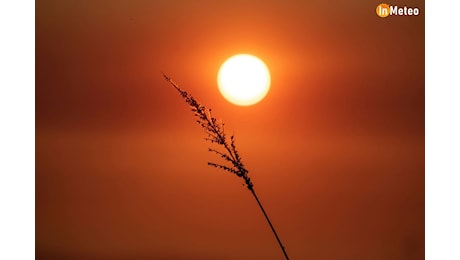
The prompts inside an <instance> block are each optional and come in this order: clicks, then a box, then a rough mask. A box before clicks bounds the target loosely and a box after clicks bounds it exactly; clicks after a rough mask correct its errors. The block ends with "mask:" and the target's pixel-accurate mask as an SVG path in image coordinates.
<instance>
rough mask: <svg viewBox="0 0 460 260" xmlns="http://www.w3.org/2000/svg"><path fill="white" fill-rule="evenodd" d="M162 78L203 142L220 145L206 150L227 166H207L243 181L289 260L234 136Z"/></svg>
mask: <svg viewBox="0 0 460 260" xmlns="http://www.w3.org/2000/svg"><path fill="white" fill-rule="evenodd" d="M163 76H164V78H165V79H166V81H167V82H169V84H171V85H172V86H173V87H174V88H175V89H176V90H177V91H178V92H179V93H180V95H181V96H182V98H184V100H185V102H186V103H187V104H188V105H189V106H190V108H191V110H192V112H193V113H194V115H195V116H196V117H197V118H198V119H197V120H196V121H197V123H198V124H199V125H200V126H201V128H203V129H204V131H205V133H206V134H207V137H206V138H205V140H206V141H209V142H211V143H212V144H217V145H220V146H221V148H223V151H219V150H216V149H212V148H208V150H209V151H210V152H213V153H215V154H217V155H218V156H220V157H221V158H222V159H223V160H224V161H225V162H226V163H227V165H225V164H217V163H214V162H208V165H209V166H212V167H215V168H219V169H222V170H224V171H227V172H230V173H232V174H235V175H236V176H237V177H239V178H242V179H243V180H244V183H245V185H246V188H248V190H250V191H251V193H252V195H254V198H255V199H256V201H257V204H259V207H260V209H261V210H262V213H263V214H264V216H265V219H266V220H267V222H268V224H269V225H270V228H271V229H272V231H273V234H274V235H275V238H276V240H277V241H278V244H279V245H280V247H281V250H282V251H283V254H284V256H285V257H286V260H289V257H288V255H287V253H286V250H285V248H284V246H283V244H282V243H281V240H280V238H279V237H278V234H277V233H276V231H275V228H274V227H273V225H272V223H271V221H270V218H269V217H268V215H267V213H266V212H265V209H264V207H262V204H261V203H260V201H259V198H258V197H257V195H256V192H255V191H254V184H253V183H252V181H251V178H250V177H249V175H248V173H249V171H248V170H247V169H246V167H245V166H244V164H243V162H242V160H241V157H240V154H239V153H238V151H237V150H236V145H235V136H234V135H231V136H230V140H229V138H227V135H226V134H225V131H224V122H223V121H222V120H217V119H216V118H215V117H213V116H212V113H211V109H207V108H206V107H205V106H203V105H201V104H200V103H198V101H197V100H196V99H195V98H194V97H193V96H192V95H190V94H189V93H188V92H186V91H184V90H182V89H181V88H180V87H179V86H178V85H177V84H176V83H175V82H174V81H172V80H171V78H170V77H168V76H166V74H164V73H163ZM243 185H244V184H243Z"/></svg>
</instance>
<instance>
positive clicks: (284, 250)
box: [250, 188, 289, 260]
mask: <svg viewBox="0 0 460 260" xmlns="http://www.w3.org/2000/svg"><path fill="white" fill-rule="evenodd" d="M250 191H251V193H252V195H254V198H255V199H256V201H257V204H259V207H260V210H262V213H264V216H265V219H266V220H267V222H268V225H270V228H271V229H272V231H273V234H274V235H275V238H276V241H278V244H279V245H280V247H281V250H283V254H284V256H285V257H286V260H289V257H288V255H287V253H286V249H284V246H283V243H281V240H280V238H279V237H278V234H277V233H276V230H275V228H274V227H273V225H272V222H271V221H270V218H269V217H268V215H267V212H265V209H264V207H263V206H262V203H260V200H259V198H258V197H257V195H256V192H255V191H254V188H252V189H250Z"/></svg>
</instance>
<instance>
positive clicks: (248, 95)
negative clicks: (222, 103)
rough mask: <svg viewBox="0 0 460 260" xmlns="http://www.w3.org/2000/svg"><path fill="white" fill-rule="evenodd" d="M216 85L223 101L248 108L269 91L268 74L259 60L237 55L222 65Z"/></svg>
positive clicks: (247, 55)
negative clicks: (223, 98)
mask: <svg viewBox="0 0 460 260" xmlns="http://www.w3.org/2000/svg"><path fill="white" fill-rule="evenodd" d="M217 83H218V85H219V90H220V92H221V93H222V95H223V96H224V97H225V99H227V100H228V101H230V102H231V103H233V104H235V105H239V106H250V105H254V104H256V103H258V102H259V101H261V100H262V99H263V98H264V97H265V96H266V95H267V93H268V90H269V89H270V72H269V71H268V68H267V66H266V65H265V64H264V62H263V61H262V60H260V59H259V58H257V57H255V56H253V55H249V54H238V55H235V56H232V57H230V58H229V59H228V60H226V61H225V62H224V64H222V66H221V67H220V70H219V73H218V76H217Z"/></svg>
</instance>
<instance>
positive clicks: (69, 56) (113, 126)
mask: <svg viewBox="0 0 460 260" xmlns="http://www.w3.org/2000/svg"><path fill="white" fill-rule="evenodd" d="M379 3H380V2H372V1H353V2H350V1H335V3H330V2H325V1H300V0H299V1H210V0H208V1H205V0H203V1H147V0H133V1H108V0H99V1H90V0H78V1H77V0H74V1H70V0H68V1H58V0H55V1H50V0H43V1H39V2H37V3H36V253H37V259H282V257H283V255H282V252H281V250H280V249H279V247H278V246H277V244H276V240H275V238H274V237H273V234H272V233H271V231H270V229H269V226H268V225H267V223H266V222H265V220H264V218H263V215H262V213H261V212H260V210H259V209H258V207H257V204H256V202H255V200H254V199H253V198H252V196H251V194H250V192H249V191H248V190H247V189H246V188H244V187H243V186H242V185H241V184H242V181H241V180H239V179H238V178H236V177H234V176H232V175H230V174H228V173H227V172H222V171H218V170H216V169H214V168H210V167H208V166H207V165H206V163H207V162H208V161H218V158H215V157H214V156H213V155H212V154H210V153H208V152H207V147H208V146H209V144H208V143H205V142H204V141H203V137H205V136H204V133H203V131H202V130H201V129H200V128H199V126H198V125H197V124H196V123H195V119H194V118H193V116H192V114H191V112H190V111H189V109H188V107H187V105H186V104H185V103H184V102H183V100H182V99H181V98H180V96H179V95H178V93H177V92H175V90H174V89H173V88H171V87H170V86H169V85H168V84H167V82H165V81H164V79H163V77H162V74H161V71H164V72H166V73H167V74H168V75H169V76H171V77H172V78H173V80H174V81H176V82H177V83H178V84H179V85H180V86H181V87H182V88H183V89H185V90H187V91H189V92H190V93H192V94H193V95H194V96H195V98H197V99H198V100H199V101H200V102H201V103H203V104H204V105H206V106H208V107H212V109H213V111H214V114H215V116H217V117H222V118H223V119H224V120H225V122H226V129H227V130H228V132H229V133H232V132H234V133H235V135H236V138H237V146H238V149H239V151H240V153H241V155H242V158H243V162H244V163H245V164H246V166H247V168H248V169H249V171H250V176H251V178H252V181H253V182H254V185H255V186H254V187H255V190H256V191H257V193H258V195H259V197H260V199H261V201H262V203H263V204H264V206H265V207H266V210H267V212H268V214H269V216H270V217H271V219H272V222H273V224H274V225H275V228H276V229H277V231H278V233H279V235H280V237H281V239H282V241H283V243H284V245H285V247H286V249H287V252H288V254H289V256H290V257H291V259H377V260H378V259H421V258H422V257H423V255H424V123H425V122H424V105H425V104H424V87H425V85H424V66H425V64H424V59H425V58H424V47H425V46H424V36H425V35H424V13H425V10H424V2H423V1H405V2H404V4H406V5H408V6H416V7H419V8H420V10H421V15H420V16H417V17H388V18H385V19H382V18H379V17H378V16H377V15H376V14H375V7H376V6H377V5H378V4H379ZM389 4H392V3H389ZM237 53H251V54H254V55H256V56H258V57H260V58H261V59H262V60H264V61H265V63H266V64H267V66H268V67H269V69H270V71H271V76H272V86H271V90H270V92H269V93H268V95H267V97H266V98H265V99H264V100H263V101H262V102H261V103H259V104H257V105H255V106H251V107H236V106H234V105H232V104H230V103H228V102H227V101H225V99H224V98H223V97H222V96H221V95H220V93H219V91H218V89H217V85H216V76H217V71H218V69H219V66H220V65H221V64H222V62H223V61H225V59H227V58H228V57H229V56H231V55H233V54H237Z"/></svg>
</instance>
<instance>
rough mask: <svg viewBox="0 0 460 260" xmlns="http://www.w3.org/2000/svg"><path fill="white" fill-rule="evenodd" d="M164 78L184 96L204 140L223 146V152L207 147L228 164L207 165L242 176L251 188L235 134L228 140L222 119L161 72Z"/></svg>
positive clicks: (211, 163)
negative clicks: (214, 115) (203, 135)
mask: <svg viewBox="0 0 460 260" xmlns="http://www.w3.org/2000/svg"><path fill="white" fill-rule="evenodd" d="M163 76H164V78H165V79H166V81H168V82H169V83H170V84H171V85H172V86H173V87H174V88H175V89H176V90H177V91H178V92H179V93H180V95H181V96H182V98H184V100H185V102H187V104H189V106H190V108H191V110H192V112H193V113H194V115H195V116H196V117H197V118H198V119H197V120H196V122H197V123H198V124H199V125H200V126H201V127H202V128H203V129H204V130H205V132H206V134H207V137H206V138H205V140H206V141H209V142H211V143H216V144H218V145H220V146H222V147H223V150H224V152H221V151H218V150H216V149H212V148H208V150H209V151H210V152H213V153H215V154H217V155H218V156H220V157H221V158H222V159H223V160H224V161H226V162H228V163H229V164H230V165H229V166H227V165H222V164H217V163H213V162H208V165H209V166H212V167H216V168H219V169H222V170H224V171H227V172H230V173H232V174H235V175H236V176H238V177H240V178H243V180H244V182H245V184H246V187H247V188H248V189H249V190H252V189H253V186H254V185H253V184H252V182H251V178H249V176H248V170H247V169H246V168H245V166H244V164H243V162H242V161H241V157H240V155H239V153H238V151H237V150H236V145H235V136H234V135H231V136H230V142H229V140H228V138H227V135H226V134H225V131H224V122H223V121H222V120H220V121H219V120H217V119H216V118H215V117H213V116H212V110H211V109H207V108H206V107H205V106H203V105H201V104H200V103H198V101H196V99H195V98H194V97H193V96H192V95H190V94H189V93H187V92H186V91H184V90H182V89H181V88H180V87H179V86H178V85H177V84H176V83H175V82H174V81H172V80H171V78H170V77H168V76H167V75H166V74H164V73H163Z"/></svg>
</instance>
